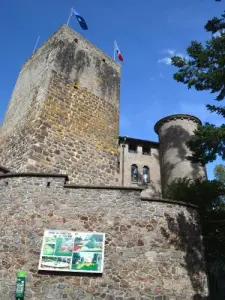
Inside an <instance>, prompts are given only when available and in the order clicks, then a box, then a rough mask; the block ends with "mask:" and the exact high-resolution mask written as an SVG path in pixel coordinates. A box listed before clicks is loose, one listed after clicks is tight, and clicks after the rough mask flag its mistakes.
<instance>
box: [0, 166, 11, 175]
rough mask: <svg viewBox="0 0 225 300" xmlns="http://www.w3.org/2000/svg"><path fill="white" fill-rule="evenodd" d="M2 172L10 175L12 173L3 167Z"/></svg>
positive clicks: (0, 170)
mask: <svg viewBox="0 0 225 300" xmlns="http://www.w3.org/2000/svg"><path fill="white" fill-rule="evenodd" d="M0 172H3V173H5V174H6V173H9V172H10V171H9V169H6V168H5V167H2V166H0Z"/></svg>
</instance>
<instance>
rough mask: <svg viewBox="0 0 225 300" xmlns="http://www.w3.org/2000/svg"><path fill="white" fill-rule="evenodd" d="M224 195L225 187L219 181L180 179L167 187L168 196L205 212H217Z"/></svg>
mask: <svg viewBox="0 0 225 300" xmlns="http://www.w3.org/2000/svg"><path fill="white" fill-rule="evenodd" d="M224 194H225V186H224V185H223V184H222V183H221V182H220V181H218V180H202V179H196V180H191V179H189V178H178V179H176V180H175V181H173V182H172V183H171V184H170V185H169V186H168V187H167V193H166V196H167V198H169V199H175V200H179V201H182V202H186V203H190V204H194V205H198V206H200V207H201V208H202V209H204V210H212V209H214V210H215V209H217V208H218V207H220V205H221V197H222V196H223V195H224Z"/></svg>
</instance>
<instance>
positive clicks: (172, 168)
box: [155, 114, 206, 196]
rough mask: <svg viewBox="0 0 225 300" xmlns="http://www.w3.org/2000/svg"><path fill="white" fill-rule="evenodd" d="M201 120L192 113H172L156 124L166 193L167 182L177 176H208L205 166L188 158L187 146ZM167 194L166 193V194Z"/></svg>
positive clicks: (162, 179) (162, 180)
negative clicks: (193, 162)
mask: <svg viewBox="0 0 225 300" xmlns="http://www.w3.org/2000/svg"><path fill="white" fill-rule="evenodd" d="M198 124H201V121H200V120H199V119H198V118H196V117H194V116H191V115H186V114H178V115H171V116H168V117H165V118H163V119H161V120H159V121H158V122H157V123H156V124H155V132H156V133H157V134H158V135H159V142H160V147H159V158H160V165H161V184H162V192H163V195H164V194H165V189H166V186H167V184H169V183H171V182H172V181H173V180H174V179H176V178H179V177H180V178H184V177H189V178H199V177H206V171H205V167H203V166H201V165H199V164H192V163H191V162H190V161H189V160H187V159H186V157H187V156H188V155H190V154H191V152H190V150H189V149H188V147H187V146H186V142H187V141H188V140H190V138H191V136H192V135H193V134H194V131H195V129H197V125H198ZM164 196H165V195H164Z"/></svg>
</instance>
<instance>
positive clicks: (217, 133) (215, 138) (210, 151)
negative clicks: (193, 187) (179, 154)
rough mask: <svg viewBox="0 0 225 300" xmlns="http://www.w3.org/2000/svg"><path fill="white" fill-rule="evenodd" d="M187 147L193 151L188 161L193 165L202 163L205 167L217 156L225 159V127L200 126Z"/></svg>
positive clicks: (207, 124)
mask: <svg viewBox="0 0 225 300" xmlns="http://www.w3.org/2000/svg"><path fill="white" fill-rule="evenodd" d="M187 145H188V147H189V148H190V150H191V151H192V156H191V157H188V159H190V160H191V161H192V162H193V163H198V162H200V163H202V164H203V165H204V164H206V163H208V162H212V161H214V160H215V159H216V158H217V155H219V156H221V157H222V159H225V125H222V126H221V127H216V126H215V125H213V124H209V123H206V124H205V125H204V126H202V125H199V126H198V129H197V130H196V131H195V135H194V136H193V138H192V139H191V140H190V141H189V142H188V143H187Z"/></svg>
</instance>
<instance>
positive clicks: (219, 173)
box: [214, 165, 225, 184]
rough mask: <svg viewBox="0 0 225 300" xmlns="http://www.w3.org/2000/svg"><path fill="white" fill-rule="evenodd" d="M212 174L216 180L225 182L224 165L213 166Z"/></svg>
mask: <svg viewBox="0 0 225 300" xmlns="http://www.w3.org/2000/svg"><path fill="white" fill-rule="evenodd" d="M214 176H215V178H216V179H217V180H219V181H220V182H222V183H223V184H225V166H224V165H217V166H215V168H214Z"/></svg>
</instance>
